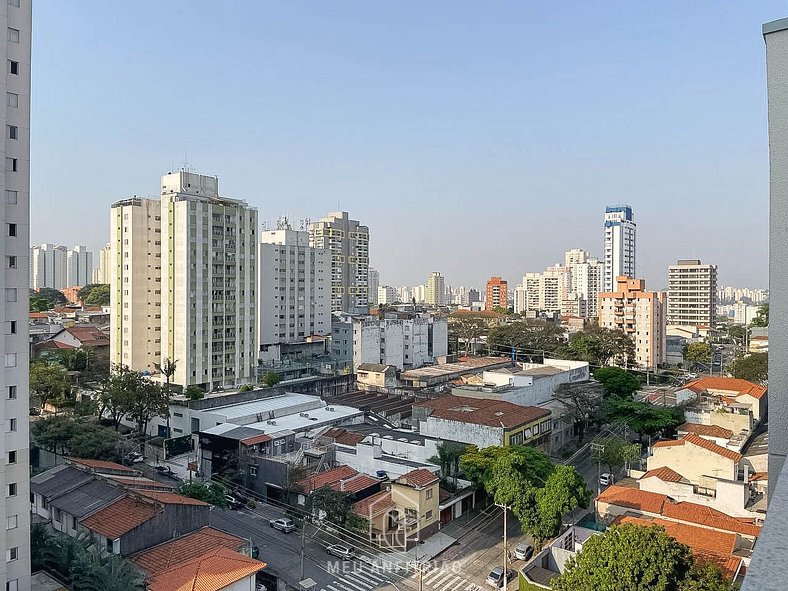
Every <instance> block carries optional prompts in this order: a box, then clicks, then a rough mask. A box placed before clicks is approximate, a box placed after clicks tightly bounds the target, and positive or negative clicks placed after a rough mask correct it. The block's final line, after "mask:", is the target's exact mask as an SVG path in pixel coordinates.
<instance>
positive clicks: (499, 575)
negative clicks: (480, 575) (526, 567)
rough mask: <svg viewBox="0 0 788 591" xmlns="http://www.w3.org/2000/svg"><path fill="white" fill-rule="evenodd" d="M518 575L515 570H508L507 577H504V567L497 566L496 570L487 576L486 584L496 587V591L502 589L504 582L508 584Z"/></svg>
mask: <svg viewBox="0 0 788 591" xmlns="http://www.w3.org/2000/svg"><path fill="white" fill-rule="evenodd" d="M516 574H517V573H515V572H514V571H513V570H507V571H506V577H504V574H503V567H502V566H496V567H495V568H494V569H492V570H491V571H490V574H489V575H487V580H486V581H485V582H486V583H487V584H488V585H491V586H492V587H495V588H496V589H500V588H501V587H503V583H504V581H507V582H508V581H511V580H512V579H513V578H514V577H515V575H516Z"/></svg>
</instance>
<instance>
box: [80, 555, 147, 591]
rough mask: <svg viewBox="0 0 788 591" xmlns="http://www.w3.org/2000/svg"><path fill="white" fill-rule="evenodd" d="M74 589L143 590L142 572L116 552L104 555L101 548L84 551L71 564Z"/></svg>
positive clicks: (95, 590)
mask: <svg viewBox="0 0 788 591" xmlns="http://www.w3.org/2000/svg"><path fill="white" fill-rule="evenodd" d="M71 580H72V583H73V586H74V589H80V590H82V591H126V590H129V591H142V590H143V589H145V586H144V584H143V579H142V577H141V576H140V573H139V572H138V571H137V570H136V569H135V568H134V567H133V566H132V565H131V564H130V563H129V562H128V561H127V560H125V559H123V558H121V557H120V556H118V555H116V554H109V555H106V556H102V555H101V552H100V551H99V550H97V549H96V550H93V551H91V552H84V553H82V554H81V555H80V556H79V557H77V559H76V560H75V561H74V564H73V565H72V566H71Z"/></svg>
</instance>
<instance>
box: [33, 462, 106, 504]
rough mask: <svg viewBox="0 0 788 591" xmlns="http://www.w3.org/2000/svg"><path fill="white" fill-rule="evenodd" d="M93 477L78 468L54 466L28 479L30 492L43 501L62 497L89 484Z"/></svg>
mask: <svg viewBox="0 0 788 591" xmlns="http://www.w3.org/2000/svg"><path fill="white" fill-rule="evenodd" d="M92 479H93V477H92V476H91V475H90V474H88V473H87V472H85V471H84V470H80V469H79V468H74V467H73V466H69V465H67V464H62V465H60V466H55V467H54V468H50V469H49V470H47V471H46V472H42V473H41V474H37V475H36V476H33V478H31V479H30V490H32V491H33V492H35V493H38V494H40V495H41V496H43V497H44V498H45V499H52V498H53V497H56V496H60V495H63V494H65V493H67V492H69V491H71V490H73V489H75V488H77V487H78V486H82V485H83V484H85V483H86V482H89V481H91V480H92Z"/></svg>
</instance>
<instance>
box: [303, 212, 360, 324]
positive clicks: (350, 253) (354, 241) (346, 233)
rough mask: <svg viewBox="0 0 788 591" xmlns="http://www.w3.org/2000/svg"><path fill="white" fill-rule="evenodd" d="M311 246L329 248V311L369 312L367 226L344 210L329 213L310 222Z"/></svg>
mask: <svg viewBox="0 0 788 591" xmlns="http://www.w3.org/2000/svg"><path fill="white" fill-rule="evenodd" d="M309 242H310V244H311V245H312V246H313V247H314V248H322V249H327V250H329V251H331V311H332V312H348V313H350V314H366V313H367V312H368V311H369V298H370V292H369V228H368V227H367V226H362V225H361V224H360V223H359V222H358V221H356V220H351V219H350V217H349V216H348V213H347V212H346V211H340V212H332V213H329V214H328V216H327V217H325V218H322V219H321V220H319V221H317V222H312V223H311V224H310V225H309Z"/></svg>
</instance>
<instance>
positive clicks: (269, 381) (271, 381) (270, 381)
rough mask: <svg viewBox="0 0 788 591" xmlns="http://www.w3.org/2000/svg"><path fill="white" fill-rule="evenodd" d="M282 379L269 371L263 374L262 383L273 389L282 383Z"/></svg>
mask: <svg viewBox="0 0 788 591" xmlns="http://www.w3.org/2000/svg"><path fill="white" fill-rule="evenodd" d="M281 379H282V378H281V377H279V374H278V373H276V372H275V371H267V372H265V373H264V374H263V379H262V380H261V381H262V382H263V384H265V385H266V386H269V387H272V386H276V385H277V384H278V383H279V382H280V381H281Z"/></svg>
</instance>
